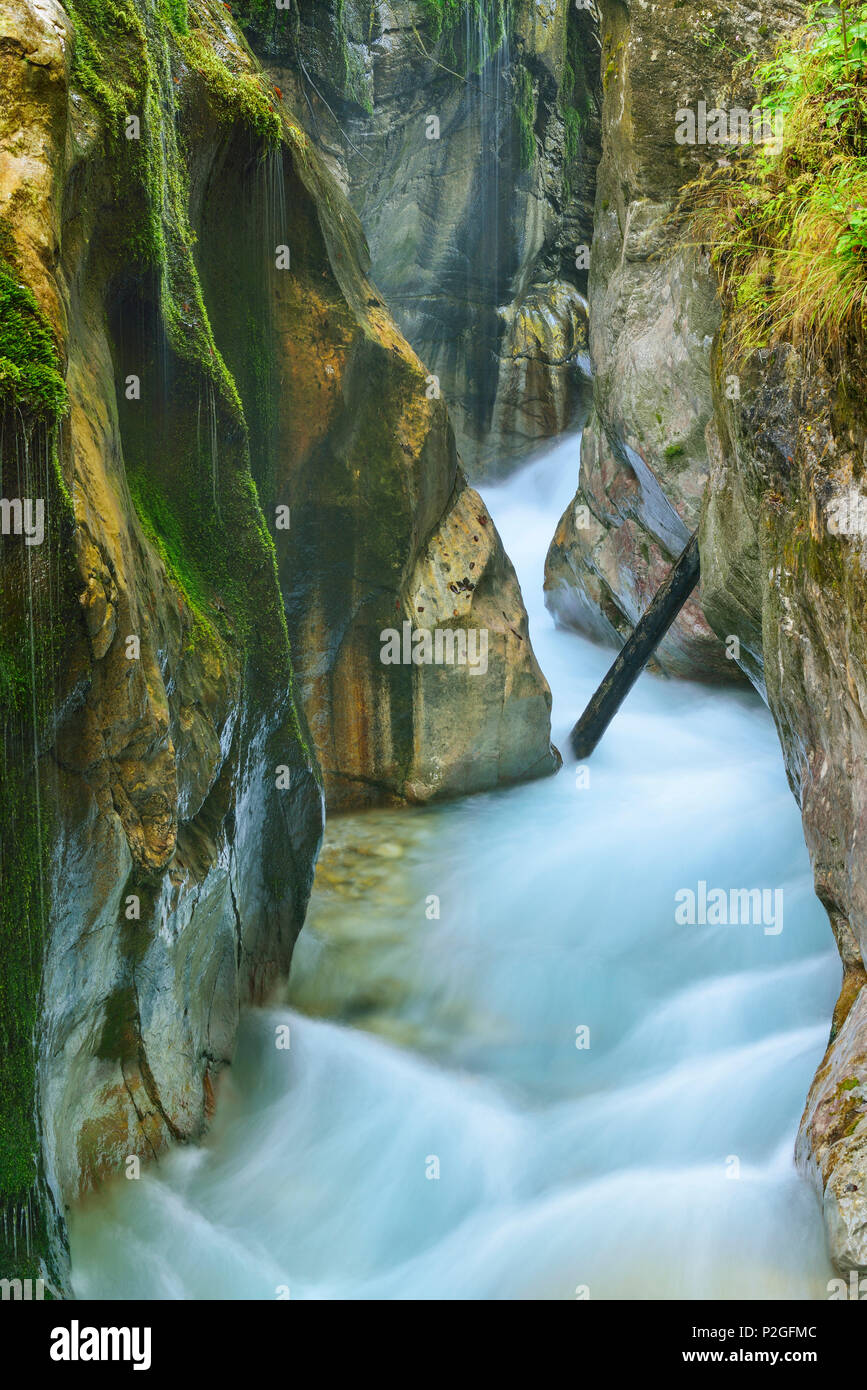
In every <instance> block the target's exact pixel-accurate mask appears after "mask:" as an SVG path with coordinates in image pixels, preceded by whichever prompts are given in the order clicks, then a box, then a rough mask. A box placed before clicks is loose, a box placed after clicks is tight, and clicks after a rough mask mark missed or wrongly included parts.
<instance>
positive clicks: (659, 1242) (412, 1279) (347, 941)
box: [71, 440, 839, 1299]
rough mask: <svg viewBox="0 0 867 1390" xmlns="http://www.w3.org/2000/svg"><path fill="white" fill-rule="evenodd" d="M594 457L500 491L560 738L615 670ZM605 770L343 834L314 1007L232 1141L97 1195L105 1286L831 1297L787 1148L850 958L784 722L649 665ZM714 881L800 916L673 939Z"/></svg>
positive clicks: (252, 1294) (225, 1109) (257, 1067)
mask: <svg viewBox="0 0 867 1390" xmlns="http://www.w3.org/2000/svg"><path fill="white" fill-rule="evenodd" d="M577 457H578V450H577V443H576V441H575V440H569V441H566V442H564V443H561V444H560V445H559V446H558V447H557V448H555V449H553V450H552V451H551V452H550V453H548V454H547V455H546V456H545V457H544V458H542V459H541V461H539V462H537V463H535V464H533V465H531V466H530V467H529V468H528V469H527V470H525V471H524V472H523V473H522V474H521V475H520V476H518V477H517V478H515V479H513V480H512V481H511V482H509V483H508V484H506V485H504V486H502V487H499V488H496V489H489V490H488V491H487V492H486V494H485V496H486V501H487V502H488V504H489V505H490V508H491V511H492V514H493V516H494V519H495V520H496V522H497V525H498V527H499V529H500V531H501V534H502V536H503V540H504V542H505V545H506V548H507V550H508V552H509V554H510V555H511V556H512V558H513V560H514V562H515V564H516V567H517V569H518V573H519V576H520V578H521V582H522V589H523V593H524V598H525V601H526V603H527V607H528V610H529V612H530V618H531V631H532V637H533V642H534V646H535V650H536V653H537V656H538V658H539V661H540V664H541V666H542V668H543V670H544V671H545V673H546V675H547V677H548V679H549V681H550V683H551V686H552V689H553V691H554V697H555V704H554V736H555V741H557V742H558V745H559V746H560V747H565V746H566V737H565V736H566V732H567V730H568V727H569V726H570V724H571V722H572V721H573V720H574V718H575V716H576V715H577V714H578V713H579V712H580V710H581V709H582V708H583V706H584V704H585V702H586V700H587V698H588V697H589V695H590V694H591V693H592V690H593V689H594V688H595V686H596V684H597V682H598V680H599V679H600V677H601V676H602V674H603V672H604V670H605V668H606V666H607V664H608V663H609V661H610V653H609V652H606V651H601V650H598V649H596V648H594V647H593V646H590V645H589V644H587V643H586V642H584V641H583V640H581V639H580V638H578V637H576V636H575V635H572V634H567V633H563V632H557V631H555V629H554V627H553V624H552V623H551V620H550V618H549V617H548V615H547V613H546V612H545V610H544V607H543V605H542V567H543V561H544V556H545V551H546V549H547V546H548V543H549V541H550V538H551V535H552V534H553V531H554V526H555V524H556V521H557V519H558V517H559V515H560V512H561V510H562V509H563V507H565V505H566V504H567V502H568V500H569V498H570V497H571V496H572V494H573V492H574V488H575V482H576V476H577ZM590 766H591V781H590V786H589V788H587V789H583V790H582V789H579V788H578V787H577V786H576V778H575V772H574V768H573V767H571V766H570V765H569V764H567V766H566V767H565V768H564V769H563V771H562V772H561V773H560V774H559V776H557V777H556V778H548V779H545V780H544V781H541V782H537V783H534V784H532V785H529V786H522V787H518V788H515V789H513V790H511V791H507V792H500V793H495V794H490V795H484V796H477V797H473V798H469V799H467V800H465V801H463V802H460V803H456V804H453V805H449V806H445V807H440V808H435V809H432V810H425V811H417V812H406V811H404V812H376V813H369V814H367V815H365V816H354V817H347V818H345V819H342V820H339V821H335V822H334V823H333V824H332V826H331V827H330V829H329V839H328V843H327V845H326V849H325V851H324V854H323V859H322V861H321V871H320V879H319V886H318V887H317V890H316V892H315V894H314V901H313V904H312V906H311V914H310V918H309V922H308V925H307V927H305V930H304V932H303V933H302V937H301V941H300V943H299V948H298V951H297V954H296V967H295V973H294V976H293V984H292V990H291V996H290V997H291V1007H288V1008H278V1009H272V1010H268V1011H262V1012H257V1013H254V1014H251V1015H250V1016H249V1017H248V1018H247V1020H246V1022H245V1024H244V1027H243V1032H242V1042H241V1047H240V1051H239V1055H238V1058H237V1062H236V1064H235V1066H234V1067H233V1068H232V1071H231V1073H230V1075H229V1077H228V1079H227V1081H226V1083H225V1084H224V1086H223V1090H222V1094H221V1103H220V1108H219V1112H218V1123H217V1126H216V1128H215V1130H214V1132H213V1134H212V1136H211V1138H210V1140H209V1143H208V1144H207V1145H206V1146H205V1147H203V1148H198V1149H187V1150H184V1151H178V1152H176V1153H174V1154H173V1155H172V1156H171V1157H170V1158H168V1159H167V1160H163V1162H162V1163H161V1164H160V1165H159V1168H158V1169H157V1168H154V1169H151V1171H149V1172H147V1173H146V1174H145V1175H144V1176H143V1177H142V1178H141V1179H140V1180H139V1181H138V1182H134V1181H129V1182H126V1181H121V1182H119V1183H118V1184H117V1185H115V1186H114V1187H113V1188H111V1189H109V1190H108V1191H107V1192H106V1193H104V1194H103V1196H101V1197H100V1198H99V1200H98V1201H95V1202H92V1203H90V1204H89V1205H87V1206H86V1207H82V1208H81V1209H79V1210H78V1211H77V1212H75V1213H74V1214H73V1219H72V1223H71V1235H72V1254H73V1276H74V1281H75V1288H76V1291H77V1292H78V1293H79V1294H80V1295H81V1296H85V1297H86V1296H94V1297H138V1298H166V1297H170V1298H174V1297H178V1298H200V1297H202V1298H204V1297H208V1298H214V1297H216V1298H274V1297H275V1296H277V1290H278V1289H279V1288H280V1287H281V1286H288V1287H289V1289H290V1290H291V1297H292V1298H371V1297H376V1298H386V1299H406V1298H409V1299H423V1298H459V1299H470V1298H523V1297H533V1298H574V1297H575V1296H576V1290H577V1289H579V1287H580V1286H589V1288H590V1294H591V1296H592V1297H593V1298H643V1297H670V1298H726V1297H745V1298H763V1297H789V1298H821V1297H826V1296H827V1295H826V1291H825V1284H826V1281H827V1279H828V1278H829V1277H831V1275H832V1270H831V1268H830V1266H829V1264H828V1261H827V1256H826V1252H825V1243H824V1237H823V1232H822V1224H821V1219H820V1214H819V1209H818V1203H817V1199H816V1197H815V1195H814V1193H813V1192H812V1191H811V1190H810V1189H809V1188H808V1187H807V1186H806V1184H804V1183H803V1182H802V1181H801V1180H800V1179H799V1178H798V1177H797V1176H796V1174H795V1172H794V1168H793V1164H792V1147H793V1142H794V1137H795V1132H796V1128H797V1123H798V1119H799V1116H800V1113H801V1109H802V1107H803V1102H804V1098H805V1096H806V1092H807V1088H808V1086H809V1083H810V1080H811V1078H812V1075H813V1071H814V1068H815V1066H816V1064H817V1062H818V1061H819V1059H820V1058H821V1055H822V1051H823V1048H824V1045H825V1042H826V1039H827V1034H828V1026H829V1019H830V1014H831V1009H832V1007H833V1002H834V998H835V993H836V988H837V985H838V983H839V964H838V962H837V958H836V955H835V953H834V952H833V950H832V949H831V945H830V932H829V928H828V925H827V921H826V918H825V915H824V913H823V911H822V910H821V908H820V907H819V905H818V903H817V901H816V900H815V898H814V896H813V893H812V887H811V880H810V873H809V866H808V862H807V856H806V851H805V849H804V845H803V840H802V836H801V829H800V822H799V816H798V813H797V808H796V806H795V804H794V802H793V800H792V797H791V794H790V792H789V790H788V788H787V786H786V782H785V778H784V774H783V770H782V763H781V757H780V752H779V747H778V744H777V740H776V736H775V733H774V730H773V727H772V725H771V722H770V719H769V717H768V715H767V713H766V712H765V711H764V709H763V708H762V707H761V706H760V704H759V703H758V702H757V701H756V700H755V699H753V698H752V697H751V696H748V695H745V694H735V695H732V694H723V693H720V692H719V691H711V690H708V689H705V688H702V687H698V686H693V685H690V684H685V683H676V682H670V681H661V680H657V679H654V678H652V677H648V676H645V677H643V678H642V680H641V681H640V682H639V684H638V686H637V687H636V689H635V690H634V691H633V693H632V695H631V696H630V699H629V701H628V703H627V704H626V706H625V707H624V709H623V710H622V711H621V713H620V714H619V716H618V718H617V719H616V721H615V723H614V724H613V726H612V728H611V730H610V731H609V734H608V736H607V737H606V739H605V741H604V743H603V745H602V746H601V748H600V749H599V750H598V752H597V754H596V755H595V756H594V758H593V760H592V763H591V765H590ZM700 879H704V880H706V881H707V882H708V883H709V885H710V886H711V887H722V888H724V889H726V890H729V889H731V888H751V887H756V886H760V887H769V888H776V887H783V888H784V919H783V920H784V926H783V930H782V932H781V933H780V934H779V935H769V934H765V932H764V931H763V929H762V927H761V926H760V925H759V926H726V927H710V926H692V927H690V926H677V925H676V924H675V920H674V894H675V892H676V890H677V889H678V888H684V887H692V888H693V889H695V888H696V886H697V883H698V881H699V880H700ZM430 894H437V895H438V896H439V898H440V904H441V915H440V917H439V920H429V919H428V918H427V916H426V914H425V903H426V900H427V898H428V895H430ZM302 1009H303V1010H304V1011H305V1012H304V1013H302V1012H300V1011H299V1010H302ZM311 1014H314V1015H319V1017H311V1016H310V1015H311ZM334 1020H344V1022H339V1021H334ZM347 1020H352V1022H353V1024H354V1025H355V1026H348V1024H347V1022H346V1021H347ZM285 1022H289V1023H290V1025H291V1048H290V1049H289V1050H288V1051H285V1050H278V1049H277V1048H276V1046H275V1041H274V1040H275V1028H276V1026H277V1025H279V1024H281V1023H285ZM581 1025H587V1026H588V1027H589V1029H590V1043H591V1045H590V1047H589V1049H587V1050H579V1049H577V1048H576V1046H575V1038H576V1029H577V1028H578V1027H580V1026H581ZM432 1156H436V1157H437V1158H438V1160H439V1166H440V1176H439V1178H438V1179H429V1178H428V1177H427V1176H426V1170H430V1168H431V1163H430V1160H431V1157H432ZM738 1166H739V1176H738V1175H736V1174H737V1173H738Z"/></svg>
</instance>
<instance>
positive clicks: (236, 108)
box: [0, 0, 557, 1289]
mask: <svg viewBox="0 0 867 1390" xmlns="http://www.w3.org/2000/svg"><path fill="white" fill-rule="evenodd" d="M0 35H2V43H0V83H2V90H3V94H4V102H3V108H2V116H0V259H2V264H0V296H2V300H3V303H2V308H3V311H4V317H3V323H4V325H5V323H6V322H7V317H6V316H7V315H8V321H9V322H11V323H12V326H13V328H14V332H13V333H12V334H11V335H10V340H9V341H8V342H7V339H6V336H5V334H4V335H3V337H2V339H0V410H2V412H3V429H4V436H3V437H4V457H3V495H4V497H5V498H10V497H14V498H18V499H22V498H23V499H31V500H32V499H34V498H37V499H40V500H41V501H43V502H44V504H45V517H46V519H45V536H44V540H43V542H42V544H41V545H40V544H38V543H37V544H34V545H32V546H30V545H28V544H27V541H26V538H25V536H24V535H23V534H11V535H6V534H5V533H4V535H3V538H2V553H0V562H2V570H3V581H2V604H0V636H2V646H0V656H2V666H0V674H2V682H0V714H2V722H3V738H4V766H5V769H6V774H7V781H6V787H5V788H4V792H5V795H4V802H3V808H2V817H3V821H2V826H0V830H2V834H0V841H2V845H3V851H2V852H3V865H2V867H3V896H2V909H3V913H2V958H3V975H2V979H0V1041H2V1044H3V1050H4V1054H5V1056H6V1058H7V1062H8V1064H6V1065H4V1073H3V1082H2V1086H0V1133H2V1135H3V1140H2V1146H0V1200H2V1207H3V1220H2V1222H0V1232H2V1234H0V1273H2V1274H3V1276H4V1277H6V1276H7V1275H8V1276H10V1277H11V1276H12V1275H13V1274H15V1273H20V1274H33V1275H38V1274H39V1273H47V1275H48V1277H49V1278H50V1279H51V1280H52V1281H53V1283H54V1285H55V1287H57V1288H60V1289H62V1288H63V1286H64V1278H65V1274H64V1255H63V1235H62V1224H63V1223H62V1216H61V1209H62V1205H63V1203H64V1202H65V1201H68V1200H70V1199H71V1198H72V1197H73V1196H75V1195H76V1194H78V1193H79V1192H80V1191H82V1189H84V1188H86V1187H88V1186H89V1185H91V1184H93V1183H95V1182H98V1181H99V1180H100V1179H101V1178H102V1177H104V1176H105V1175H106V1174H111V1173H116V1172H119V1171H123V1167H124V1164H125V1163H126V1161H127V1159H128V1158H130V1157H132V1156H138V1155H140V1156H144V1157H147V1156H151V1155H154V1154H156V1153H158V1151H159V1150H160V1148H161V1147H162V1146H163V1145H164V1144H165V1143H166V1142H168V1141H169V1140H177V1139H181V1140H183V1139H189V1138H192V1137H195V1136H197V1135H198V1134H200V1133H201V1131H202V1129H203V1127H204V1125H205V1124H206V1122H207V1119H208V1116H209V1113H210V1110H211V1107H212V1104H213V1098H214V1082H215V1079H216V1077H217V1075H218V1074H219V1071H220V1069H221V1068H222V1067H223V1066H224V1065H225V1064H226V1063H227V1062H228V1061H229V1060H230V1058H231V1055H232V1050H233V1046H234V1039H235V1031H236V1025H237V1018H238V1011H239V1008H240V1007H241V1006H242V1004H243V1003H244V1002H245V1001H248V1000H257V999H261V998H263V997H264V996H265V995H266V993H267V992H268V991H269V989H270V988H271V987H272V985H273V984H274V983H275V982H276V981H277V980H278V979H279V978H280V977H281V976H284V975H285V973H286V971H287V969H288V966H289V962H290V958H291V953H292V946H293V943H294V940H295V937H296V935H297V932H298V930H299V929H300V926H301V923H302V921H303V917H304V912H305V909H306V902H307V898H308V894H309V889H310V883H311V877H312V870H313V863H314V860H315V856H316V853H317V849H318V844H319V840H320V836H321V825H322V814H323V799H324V797H323V785H322V783H323V774H324V783H325V787H326V788H327V789H328V791H329V794H330V795H331V796H332V799H333V801H334V803H335V804H337V805H344V804H353V805H357V804H359V803H363V802H365V801H371V800H382V799H386V800H388V799H392V800H403V799H413V800H425V799H428V798H429V797H431V796H433V795H442V794H450V793H455V792H459V791H464V790H472V789H478V788H480V787H491V786H495V785H497V784H498V783H499V782H503V781H507V780H510V779H512V778H515V777H518V776H524V775H534V774H539V773H542V772H546V771H550V770H552V769H553V767H554V766H555V765H556V761H557V758H556V754H555V753H554V751H553V750H552V749H551V746H550V743H549V711H550V695H549V693H548V690H547V686H546V685H545V682H544V679H543V678H542V676H541V673H540V672H539V670H538V667H537V665H536V663H535V659H534V658H533V655H532V652H531V650H530V647H529V641H528V638H527V631H526V618H525V615H524V610H523V606H522V603H521V599H520V594H519V592H518V588H517V583H516V581H515V577H514V573H513V571H512V569H511V566H510V564H509V562H508V560H507V558H506V557H505V555H504V553H503V550H502V546H501V544H500V542H499V538H498V537H497V535H496V531H495V529H494V527H493V524H492V522H491V521H490V519H489V518H487V517H486V516H485V515H484V512H483V510H482V507H481V503H480V501H479V499H478V498H477V496H476V495H475V494H474V493H472V492H471V491H469V490H468V489H467V488H466V485H465V483H464V480H463V477H462V475H461V472H460V469H459V466H458V461H457V456H456V452H455V446H454V440H453V437H452V434H451V430H450V427H449V424H448V420H447V416H446V411H445V405H444V403H443V402H442V401H441V400H429V399H428V397H427V394H426V376H427V373H426V370H425V368H424V367H422V365H421V363H420V362H419V360H418V358H417V357H416V356H415V354H414V353H413V351H412V350H411V349H410V348H409V347H408V345H407V344H406V342H405V341H404V340H403V339H402V337H401V336H400V334H399V333H398V331H397V330H396V328H395V327H394V324H393V323H392V321H391V319H390V318H389V316H388V314H387V312H386V311H385V309H384V307H383V305H382V303H381V301H380V299H379V297H378V294H377V292H376V291H375V290H374V289H373V288H372V286H371V285H370V284H369V283H368V281H367V280H366V278H365V269H366V248H365V245H364V239H363V236H362V234H361V230H360V227H359V225H358V222H357V219H356V218H355V217H354V215H353V214H352V212H351V211H350V209H349V207H348V205H347V204H346V203H345V200H344V198H343V196H342V195H341V193H340V192H339V190H338V188H337V187H336V185H335V184H334V182H333V180H332V179H331V177H330V176H329V175H328V174H327V173H326V172H325V171H324V170H323V169H322V167H321V165H320V162H319V160H318V158H317V157H316V156H315V154H314V152H313V150H312V149H311V146H310V142H309V140H308V139H307V137H306V136H305V135H304V133H303V132H302V131H301V130H300V128H299V127H298V126H297V125H296V124H295V123H294V121H293V120H292V119H291V117H290V115H289V114H288V112H287V111H285V110H279V111H278V107H279V105H280V102H279V96H278V95H277V94H275V93H274V92H273V91H272V90H271V89H270V88H269V86H268V84H267V82H266V81H265V80H264V78H263V76H262V74H261V72H260V71H259V69H258V65H257V64H256V62H255V60H254V59H253V58H252V55H251V54H250V52H249V50H248V49H247V47H246V45H245V44H244V41H243V39H242V38H241V36H240V33H239V31H238V30H237V29H236V28H235V26H234V24H233V22H232V19H231V16H230V15H229V13H228V11H227V9H226V7H225V6H223V5H219V4H215V3H210V0H195V3H193V4H191V5H190V6H189V9H187V7H186V6H185V5H181V6H174V5H171V6H165V5H164V4H163V3H160V2H158V0H153V3H148V4H147V5H144V6H141V5H139V6H133V5H132V4H131V3H130V4H124V3H121V4H119V5H118V6H115V7H112V9H111V11H110V12H109V11H106V10H105V9H104V7H101V6H95V5H91V3H89V0H76V3H75V5H74V9H73V8H72V7H70V9H69V10H67V11H65V10H64V9H62V8H61V7H60V6H59V5H58V4H56V3H55V2H54V0H39V3H36V0H33V2H32V3H30V0H16V3H15V4H14V5H12V4H0ZM284 265H285V266H287V267H288V268H286V269H284V268H283V267H284ZM254 483H255V486H254ZM24 515H25V516H29V515H31V514H30V513H25V514H24ZM31 519H32V517H31ZM18 530H19V531H20V530H21V527H19V528H18ZM4 532H5V527H4ZM34 538H35V536H34ZM275 542H276V545H275ZM281 591H282V592H281ZM287 618H288V627H289V630H290V631H289V632H287ZM404 621H406V622H411V623H412V625H413V627H422V626H424V627H433V626H440V627H442V628H448V630H449V632H450V633H452V634H454V639H453V640H454V641H455V642H456V643H457V642H458V638H459V637H460V638H461V639H462V640H463V641H465V642H467V643H470V640H471V639H472V638H473V635H474V634H477V633H478V632H479V631H480V630H482V629H484V630H485V631H486V632H487V635H488V639H489V640H488V646H487V649H486V652H487V669H486V671H485V672H484V673H481V671H479V672H473V670H472V669H471V668H466V667H465V668H461V667H460V666H455V665H452V666H436V665H433V664H431V665H424V664H422V665H414V664H411V665H405V664H403V663H401V664H399V665H394V666H390V665H385V664H383V662H382V660H381V659H380V658H381V645H382V643H381V640H380V634H381V632H382V630H383V629H385V628H388V627H390V626H394V627H396V628H400V629H402V626H403V623H404ZM290 633H291V637H292V640H293V642H294V643H295V644H296V648H295V654H296V661H295V672H294V674H293V668H292V664H291V662H290V655H289V652H290V648H289V636H290ZM470 649H471V650H472V647H471V648H470ZM477 665H478V663H477ZM319 760H321V764H322V772H320V770H319ZM34 1036H35V1037H36V1050H35V1054H34V1049H33V1038H34ZM37 1057H38V1059H39V1060H38V1067H37V1063H36V1058H37ZM34 1116H37V1119H36V1120H34ZM34 1125H35V1128H34Z"/></svg>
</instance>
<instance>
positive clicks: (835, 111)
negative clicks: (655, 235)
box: [681, 0, 867, 354]
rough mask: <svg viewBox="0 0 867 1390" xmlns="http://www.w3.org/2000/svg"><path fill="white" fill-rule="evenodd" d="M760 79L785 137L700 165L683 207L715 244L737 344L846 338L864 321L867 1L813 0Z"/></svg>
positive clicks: (702, 236) (707, 242)
mask: <svg viewBox="0 0 867 1390" xmlns="http://www.w3.org/2000/svg"><path fill="white" fill-rule="evenodd" d="M753 81H754V83H755V87H756V90H757V93H758V98H759V101H760V103H761V106H762V109H763V111H764V113H765V115H766V117H767V119H768V120H769V122H770V124H771V126H772V127H773V128H774V129H775V130H777V131H778V132H779V137H778V138H777V139H773V140H771V141H768V142H765V143H756V144H752V145H748V146H745V147H743V148H742V149H740V150H738V151H736V152H735V155H734V157H733V159H732V160H731V162H730V163H728V164H727V165H723V166H722V167H715V168H713V169H711V170H709V171H707V172H706V173H704V174H703V175H702V176H701V177H700V178H699V179H698V180H696V181H695V182H693V183H692V184H690V185H689V186H688V188H687V189H686V190H685V193H684V196H683V199H682V203H681V210H682V211H683V212H685V213H686V214H687V226H688V227H689V228H690V236H691V237H692V238H694V239H695V241H696V242H697V243H698V244H700V245H703V246H706V247H708V248H709V251H710V255H711V259H712V262H713V264H714V266H715V268H716V270H717V273H718V276H719V280H720V284H721V289H722V292H723V296H724V299H725V302H726V305H727V309H728V313H727V320H728V333H729V339H730V342H731V343H732V346H733V348H734V350H735V351H736V352H739V353H744V354H745V353H748V352H750V351H752V350H754V349H755V348H757V347H760V346H764V345H768V344H770V343H772V342H774V341H779V340H783V339H785V340H787V341H790V342H793V343H795V344H796V345H798V346H800V347H803V348H804V349H805V350H809V351H816V352H825V351H829V350H839V348H840V347H841V345H842V343H843V342H844V340H845V339H846V338H847V337H848V335H850V334H853V333H854V334H858V335H862V334H863V333H864V330H865V328H867V142H865V128H867V126H865V119H867V5H865V4H858V5H855V4H852V3H851V0H850V2H849V3H847V4H843V5H842V6H841V9H840V11H839V13H838V15H837V16H836V17H835V18H830V19H829V18H827V17H826V14H825V11H824V10H823V9H820V8H819V7H818V6H814V7H812V8H811V10H810V11H809V14H808V22H807V24H806V25H804V26H803V27H802V28H800V29H799V30H798V31H797V32H796V33H795V34H794V35H792V36H790V37H788V38H787V39H786V40H785V41H784V42H783V43H782V44H780V45H779V46H778V48H777V50H776V52H775V53H774V54H773V56H772V57H771V58H770V59H769V60H768V61H766V62H764V63H761V64H759V65H757V66H756V67H755V68H754V72H753Z"/></svg>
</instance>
